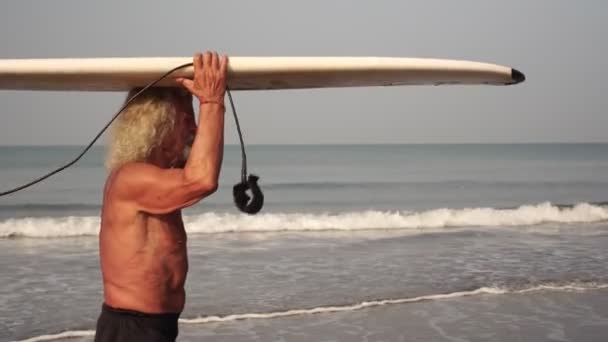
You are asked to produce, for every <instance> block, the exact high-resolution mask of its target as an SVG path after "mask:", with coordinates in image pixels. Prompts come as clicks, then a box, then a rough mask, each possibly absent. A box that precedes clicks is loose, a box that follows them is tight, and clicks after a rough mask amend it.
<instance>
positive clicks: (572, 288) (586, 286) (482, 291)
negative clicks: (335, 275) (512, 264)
mask: <svg viewBox="0 0 608 342" xmlns="http://www.w3.org/2000/svg"><path fill="white" fill-rule="evenodd" d="M603 289H608V284H597V283H572V284H565V285H558V284H555V285H552V284H545V285H537V286H532V287H528V288H524V289H518V290H512V289H508V288H501V287H481V288H478V289H475V290H470V291H458V292H451V293H445V294H433V295H426V296H419V297H411V298H398V299H382V300H374V301H366V302H361V303H357V304H352V305H340V306H323V307H316V308H310V309H294V310H287V311H276V312H269V313H244V314H233V315H227V316H205V317H197V318H182V319H180V320H179V321H180V323H184V324H205V323H217V322H229V321H236V320H243V319H270V318H281V317H288V316H300V315H312V314H320V313H332V312H344V311H355V310H361V309H366V308H372V307H378V306H385V305H391V304H407V303H417V302H423V301H432V300H442V299H452V298H461V297H470V296H476V295H501V294H506V293H515V294H524V293H529V292H538V291H561V292H583V291H588V290H603Z"/></svg>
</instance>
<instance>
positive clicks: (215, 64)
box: [211, 51, 220, 70]
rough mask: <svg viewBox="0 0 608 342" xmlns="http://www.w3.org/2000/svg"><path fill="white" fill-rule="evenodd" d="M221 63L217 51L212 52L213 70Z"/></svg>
mask: <svg viewBox="0 0 608 342" xmlns="http://www.w3.org/2000/svg"><path fill="white" fill-rule="evenodd" d="M219 65H220V61H219V57H218V56H217V52H215V51H214V52H213V53H212V54H211V68H213V70H217V69H218V68H219Z"/></svg>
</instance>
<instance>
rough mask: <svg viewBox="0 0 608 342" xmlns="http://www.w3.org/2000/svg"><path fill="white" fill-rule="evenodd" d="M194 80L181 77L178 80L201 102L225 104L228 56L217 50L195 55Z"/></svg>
mask: <svg viewBox="0 0 608 342" xmlns="http://www.w3.org/2000/svg"><path fill="white" fill-rule="evenodd" d="M193 64H194V80H190V79H187V78H183V77H180V78H178V79H177V80H176V81H177V83H179V84H181V85H182V86H183V87H184V88H186V89H188V91H190V93H192V95H194V96H196V98H198V100H199V102H200V103H201V104H203V103H207V102H213V103H218V104H221V105H223V104H224V94H225V92H226V75H227V73H228V71H227V70H228V56H221V57H219V56H218V54H217V53H216V52H205V54H200V53H197V54H196V55H194V60H193Z"/></svg>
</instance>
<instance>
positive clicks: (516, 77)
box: [511, 69, 526, 84]
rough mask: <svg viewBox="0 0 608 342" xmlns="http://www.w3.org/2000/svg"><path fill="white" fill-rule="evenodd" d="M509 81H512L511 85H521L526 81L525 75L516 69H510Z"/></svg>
mask: <svg viewBox="0 0 608 342" xmlns="http://www.w3.org/2000/svg"><path fill="white" fill-rule="evenodd" d="M511 79H512V80H513V83H511V84H517V83H521V82H523V81H525V80H526V75H524V74H523V73H522V72H521V71H519V70H517V69H511Z"/></svg>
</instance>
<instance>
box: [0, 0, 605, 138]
mask: <svg viewBox="0 0 608 342" xmlns="http://www.w3.org/2000/svg"><path fill="white" fill-rule="evenodd" d="M606 18H608V2H605V1H593V0H590V1H576V2H575V1H556V0H551V1H540V0H535V1H530V0H517V1H515V0H513V1H487V0H479V1H431V0H422V1H402V0H395V1H379V0H376V1H354V0H350V1H328V0H325V1H322V0H318V1H317V0H307V1H297V2H296V1H286V0H277V1H262V0H259V1H245V0H243V1H227V0H224V1H215V2H214V1H195V0H192V1H124V0H123V1H108V0H106V1H76V0H74V1H58V0H55V1H32V0H28V1H26V0H12V1H8V0H4V1H3V2H2V8H1V10H0V58H38V57H40V58H42V57H120V56H190V55H192V54H193V53H194V52H196V51H203V50H207V49H212V50H218V51H220V52H222V53H226V54H229V55H232V56H399V57H434V58H453V59H467V60H477V61H483V62H492V63H497V64H503V65H507V66H511V67H514V68H517V69H519V70H521V71H523V72H524V73H525V74H526V76H527V81H526V82H525V83H523V84H520V85H517V86H510V87H490V86H450V87H431V86H425V87H420V86H418V87H415V86H414V87H411V86H410V87H394V88H357V89H354V88H350V89H331V90H327V89H324V90H291V91H264V92H238V93H235V94H234V95H235V101H236V105H237V109H238V111H239V114H240V116H241V121H242V125H243V129H244V134H245V139H246V142H247V143H252V144H254V143H255V144H314V143H462V142H588V141H602V142H608V133H607V132H608V115H607V113H606V109H607V108H608V93H607V91H606V89H607V88H606V85H605V83H606V81H607V80H606V79H607V78H608V55H607V51H608V44H607V43H606V42H607V41H608V38H607V35H608V20H606ZM123 98H124V94H121V93H84V92H29V91H27V92H26V91H20V92H17V91H0V145H20V144H27V145H56V144H70V145H73V144H76V145H81V144H85V143H87V142H88V141H89V140H90V139H91V138H92V137H93V136H94V135H95V133H96V132H97V130H98V129H99V128H100V126H102V125H103V124H104V123H105V122H106V121H107V120H108V119H109V118H110V117H111V116H112V115H113V114H114V111H115V110H116V109H117V107H118V106H119V104H120V103H121V102H122V100H123ZM227 114H229V113H227ZM226 122H227V123H228V124H227V126H226V137H227V138H226V141H227V142H228V143H236V142H237V141H238V140H237V137H236V132H235V128H234V124H233V121H232V119H231V118H229V119H228V120H227V121H226Z"/></svg>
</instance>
